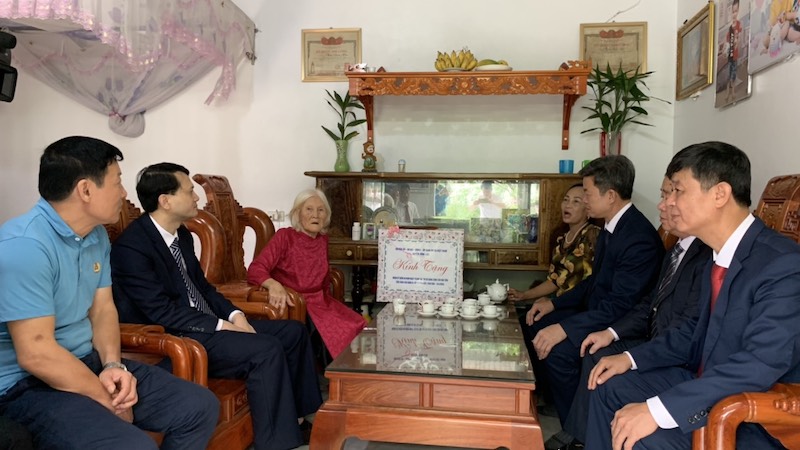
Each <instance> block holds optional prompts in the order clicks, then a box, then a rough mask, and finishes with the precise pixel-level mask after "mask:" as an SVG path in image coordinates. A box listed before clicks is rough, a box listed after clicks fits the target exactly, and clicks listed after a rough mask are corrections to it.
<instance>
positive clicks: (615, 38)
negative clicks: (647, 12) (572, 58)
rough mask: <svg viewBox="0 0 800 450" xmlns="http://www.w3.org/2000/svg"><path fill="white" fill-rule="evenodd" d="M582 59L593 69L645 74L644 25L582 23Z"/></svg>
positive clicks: (637, 23) (645, 27) (645, 46)
mask: <svg viewBox="0 0 800 450" xmlns="http://www.w3.org/2000/svg"><path fill="white" fill-rule="evenodd" d="M580 41H581V54H580V55H581V57H580V59H581V60H583V61H588V60H591V61H592V67H597V66H600V69H601V70H602V69H605V68H606V66H607V65H610V66H611V68H612V69H617V68H618V67H620V65H621V66H622V70H624V71H626V72H627V71H635V70H636V69H637V68H638V69H639V72H647V22H610V23H582V24H581V27H580Z"/></svg>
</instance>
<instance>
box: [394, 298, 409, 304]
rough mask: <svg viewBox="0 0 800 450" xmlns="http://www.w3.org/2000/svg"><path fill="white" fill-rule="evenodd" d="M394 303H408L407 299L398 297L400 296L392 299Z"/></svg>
mask: <svg viewBox="0 0 800 450" xmlns="http://www.w3.org/2000/svg"><path fill="white" fill-rule="evenodd" d="M392 303H393V304H395V305H397V304H402V305H405V304H406V300H405V299H404V298H399V297H398V298H396V299H394V300H392Z"/></svg>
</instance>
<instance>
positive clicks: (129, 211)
mask: <svg viewBox="0 0 800 450" xmlns="http://www.w3.org/2000/svg"><path fill="white" fill-rule="evenodd" d="M141 215H142V211H141V210H140V209H139V208H137V207H136V206H134V204H133V203H131V201H130V200H128V199H125V200H124V201H123V202H122V209H121V210H120V212H119V220H117V221H116V222H114V223H109V224H106V225H105V227H106V232H107V233H108V239H109V240H110V241H111V242H114V241H115V240H116V239H117V237H118V236H119V235H120V234H122V232H123V231H124V230H125V227H127V226H128V224H129V223H131V222H133V221H134V220H136V219H138V218H139V216H141Z"/></svg>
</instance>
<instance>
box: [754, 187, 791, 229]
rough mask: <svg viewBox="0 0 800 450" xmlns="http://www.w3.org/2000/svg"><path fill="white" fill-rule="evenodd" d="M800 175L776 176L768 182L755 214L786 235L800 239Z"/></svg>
mask: <svg viewBox="0 0 800 450" xmlns="http://www.w3.org/2000/svg"><path fill="white" fill-rule="evenodd" d="M798 209H800V175H783V176H778V177H774V178H772V179H771V180H769V182H768V183H767V186H766V187H765V188H764V193H763V194H762V195H761V200H760V201H759V202H758V206H757V207H756V210H755V212H754V214H755V215H756V216H758V217H760V218H761V220H763V221H764V223H765V224H766V225H767V226H768V227H770V228H773V229H775V230H777V231H779V232H781V233H783V234H785V235H786V236H788V237H790V238H791V239H794V240H795V241H800V212H798Z"/></svg>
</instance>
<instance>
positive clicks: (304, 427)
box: [300, 420, 312, 445]
mask: <svg viewBox="0 0 800 450" xmlns="http://www.w3.org/2000/svg"><path fill="white" fill-rule="evenodd" d="M311 428H312V423H311V422H309V421H308V420H304V421H303V423H301V424H300V433H301V434H302V436H303V445H308V444H309V443H310V442H311Z"/></svg>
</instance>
